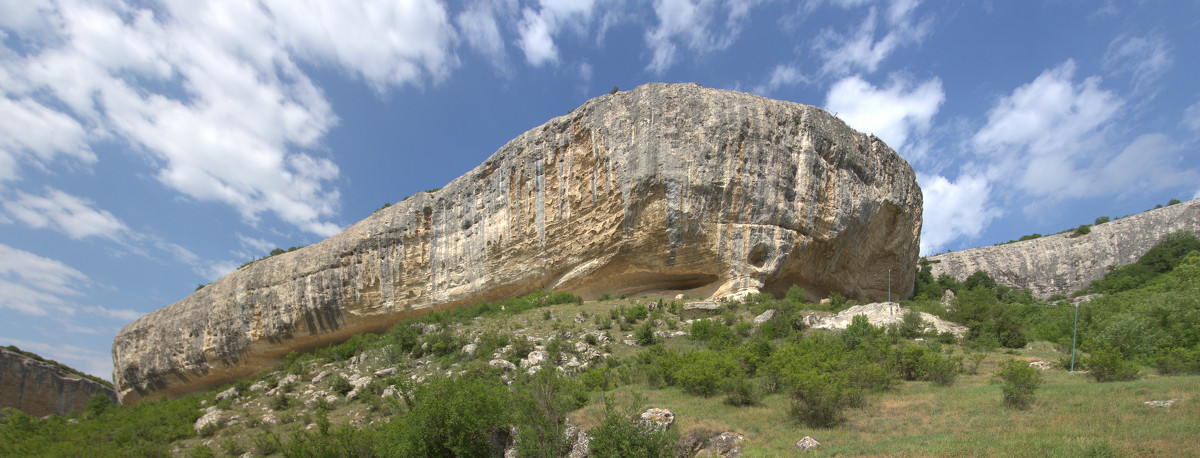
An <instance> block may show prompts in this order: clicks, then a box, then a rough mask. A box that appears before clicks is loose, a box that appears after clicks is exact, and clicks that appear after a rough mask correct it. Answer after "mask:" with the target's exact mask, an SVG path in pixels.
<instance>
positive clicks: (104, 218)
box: [4, 187, 129, 240]
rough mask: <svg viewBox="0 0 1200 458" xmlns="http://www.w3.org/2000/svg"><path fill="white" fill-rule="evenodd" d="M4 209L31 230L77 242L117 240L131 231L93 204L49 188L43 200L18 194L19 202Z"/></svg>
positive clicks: (8, 202)
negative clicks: (48, 231)
mask: <svg viewBox="0 0 1200 458" xmlns="http://www.w3.org/2000/svg"><path fill="white" fill-rule="evenodd" d="M4 209H5V210H7V211H8V212H9V214H11V215H12V216H13V217H14V218H16V219H17V220H19V221H21V222H23V223H25V224H26V225H29V226H30V227H33V228H38V229H43V228H48V229H53V230H56V231H58V232H62V233H63V234H66V235H67V236H68V237H70V238H72V239H75V240H79V239H82V238H86V237H92V236H98V237H104V238H108V239H112V240H118V239H119V238H120V237H121V235H122V234H124V233H125V232H127V231H128V230H129V228H128V227H126V226H125V223H123V222H121V220H120V219H118V218H117V217H115V216H113V214H112V213H109V212H108V211H106V210H101V209H98V208H95V207H94V204H93V203H92V202H91V201H89V200H87V199H83V198H80V197H76V196H73V195H70V194H67V193H65V192H62V191H60V190H57V189H53V188H49V187H47V188H46V189H45V193H44V195H42V196H34V195H30V194H26V193H24V192H19V191H18V192H17V197H16V199H14V200H10V201H7V202H4Z"/></svg>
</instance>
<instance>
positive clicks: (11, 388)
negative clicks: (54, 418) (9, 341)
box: [0, 348, 117, 417]
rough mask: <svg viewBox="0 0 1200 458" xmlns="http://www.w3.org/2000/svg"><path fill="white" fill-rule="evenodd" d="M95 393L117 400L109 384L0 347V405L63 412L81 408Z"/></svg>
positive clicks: (37, 411) (42, 412) (43, 412)
mask: <svg viewBox="0 0 1200 458" xmlns="http://www.w3.org/2000/svg"><path fill="white" fill-rule="evenodd" d="M97 394H103V395H105V396H107V397H108V398H109V399H111V400H112V402H117V393H116V392H114V391H113V389H112V388H109V387H107V386H104V385H102V384H100V383H97V382H95V381H92V380H88V379H86V378H83V377H80V376H78V375H73V374H64V373H62V371H60V370H59V369H58V368H56V367H54V365H52V364H50V363H47V362H43V361H38V360H35V359H33V358H30V357H28V356H25V355H22V354H20V353H15V352H12V351H9V350H6V349H3V348H0V407H13V408H16V409H18V410H21V411H23V412H25V413H27V414H30V415H33V416H35V417H42V416H46V415H50V414H58V415H66V414H68V413H71V412H82V411H83V409H84V407H85V406H87V402H88V400H89V399H91V398H92V397H93V396H95V395H97Z"/></svg>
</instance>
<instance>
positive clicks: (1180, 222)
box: [929, 199, 1200, 299]
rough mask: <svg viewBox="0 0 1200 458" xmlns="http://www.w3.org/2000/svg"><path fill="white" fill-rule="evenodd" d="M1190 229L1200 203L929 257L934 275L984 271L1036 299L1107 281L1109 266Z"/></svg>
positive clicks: (1199, 215) (1199, 218)
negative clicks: (1079, 231)
mask: <svg viewBox="0 0 1200 458" xmlns="http://www.w3.org/2000/svg"><path fill="white" fill-rule="evenodd" d="M1177 231H1189V232H1191V233H1193V234H1196V235H1197V236H1198V237H1200V199H1197V200H1192V201H1188V202H1184V203H1181V204H1176V205H1170V206H1167V207H1163V208H1159V209H1154V210H1149V211H1146V212H1144V213H1139V214H1137V215H1131V216H1127V217H1124V218H1121V219H1118V220H1115V221H1109V222H1107V223H1104V224H1100V225H1096V226H1092V228H1091V232H1090V233H1088V234H1085V235H1081V236H1078V237H1072V236H1071V232H1067V233H1062V234H1056V235H1051V236H1047V237H1041V238H1037V239H1033V240H1026V241H1023V242H1016V243H1009V244H1005V245H998V246H989V247H980V248H972V249H970V250H963V251H956V252H953V253H945V254H939V255H937V256H930V257H929V260H930V261H933V262H934V264H933V266H932V267H933V270H932V273H933V276H934V278H937V277H938V276H940V275H942V274H943V273H945V274H949V275H950V276H952V277H954V278H956V279H958V280H960V281H961V280H964V279H966V278H967V276H969V275H971V274H972V273H975V271H977V270H982V271H984V272H987V273H988V275H991V276H992V278H994V279H996V282H997V283H1000V284H1002V285H1006V286H1010V287H1013V288H1029V290H1030V291H1032V292H1033V295H1034V296H1037V297H1039V298H1043V299H1044V298H1047V297H1050V296H1052V295H1054V294H1057V293H1063V294H1069V293H1073V292H1075V291H1078V290H1080V289H1082V288H1084V287H1086V286H1088V285H1089V284H1091V282H1092V280H1096V279H1099V278H1102V277H1104V274H1105V273H1107V272H1108V266H1110V265H1114V264H1115V265H1118V266H1123V265H1126V264H1130V263H1133V262H1135V261H1137V260H1138V258H1140V257H1141V256H1142V254H1144V253H1146V251H1148V250H1149V249H1150V248H1151V247H1153V246H1154V244H1155V243H1158V240H1159V239H1160V238H1162V236H1164V235H1167V234H1170V233H1172V232H1177Z"/></svg>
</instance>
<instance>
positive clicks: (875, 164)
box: [113, 84, 921, 402]
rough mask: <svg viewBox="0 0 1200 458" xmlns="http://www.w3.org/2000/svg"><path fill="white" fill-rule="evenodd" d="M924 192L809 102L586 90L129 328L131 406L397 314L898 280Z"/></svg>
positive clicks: (119, 371)
mask: <svg viewBox="0 0 1200 458" xmlns="http://www.w3.org/2000/svg"><path fill="white" fill-rule="evenodd" d="M920 230H921V191H920V189H919V188H918V186H917V183H916V180H915V175H914V173H913V170H912V168H911V167H910V166H909V165H908V163H907V162H905V160H904V159H902V158H901V157H900V156H899V155H897V154H896V153H895V152H894V151H892V150H891V149H890V148H888V147H887V145H885V144H884V143H883V142H882V141H880V140H879V139H877V138H875V137H874V136H867V135H864V134H861V133H858V132H855V131H854V130H852V129H850V128H849V127H847V126H846V124H845V123H843V122H842V121H841V120H839V119H837V118H835V117H833V116H832V115H830V114H829V113H827V112H825V111H823V110H821V109H819V108H816V107H812V106H806V105H800V104H795V103H790V102H783V101H778V100H770V99H766V98H762V97H757V96H753V95H749V94H743V93H737V92H730V91H722V90H715V89H705V88H702V87H700V86H699V85H695V84H679V85H671V84H648V85H645V86H641V87H639V88H637V89H635V90H632V91H628V92H621V93H616V94H612V95H605V96H601V97H598V98H595V99H592V100H590V101H588V102H587V103H585V104H584V105H583V106H581V107H579V108H577V109H575V110H573V111H571V112H570V113H568V114H567V115H565V116H561V117H558V118H554V119H552V120H550V121H549V122H547V123H546V124H544V125H541V126H539V127H536V128H534V129H532V130H530V131H528V132H526V133H524V134H523V135H521V136H519V137H517V138H515V139H513V140H512V141H510V142H509V143H508V144H506V145H504V146H503V147H501V148H500V150H498V151H497V152H496V153H495V154H493V155H492V156H491V157H490V158H488V159H487V160H485V161H484V162H483V164H482V165H480V166H478V167H476V168H475V169H473V170H471V171H469V172H467V173H466V174H465V175H463V176H461V177H459V178H458V179H455V180H454V181H452V182H451V183H449V184H447V185H446V186H445V187H444V188H442V189H441V190H438V191H436V192H432V193H418V194H417V195H415V196H412V197H410V198H407V199H406V200H404V201H402V202H400V203H398V204H396V205H393V206H391V207H388V208H385V209H382V210H380V211H378V212H376V213H374V214H372V215H371V216H369V217H368V218H366V219H365V220H363V221H361V222H359V223H357V224H355V225H353V226H351V227H349V228H347V229H346V230H344V231H342V232H341V233H339V234H337V235H335V236H333V237H330V238H329V239H327V240H324V241H322V242H320V243H317V244H314V245H311V246H308V247H305V248H302V249H299V250H297V251H294V252H290V253H286V254H282V255H278V256H273V257H271V258H268V259H265V260H262V261H259V262H256V263H254V264H251V265H249V266H247V267H245V268H242V269H239V270H238V271H236V272H233V273H231V274H229V275H227V276H226V277H224V278H222V279H220V280H218V281H216V282H214V283H212V284H211V285H209V286H207V287H205V288H202V289H200V290H199V291H197V292H195V293H194V294H192V295H191V296H189V297H187V298H184V299H183V300H181V301H179V302H177V303H175V304H172V305H170V306H167V307H165V308H163V309H160V310H158V311H155V312H152V313H150V314H148V315H146V316H144V317H142V318H140V319H138V320H137V321H134V322H133V323H130V324H129V325H127V326H125V328H124V329H122V330H121V332H120V333H119V334H118V335H117V337H116V339H115V340H114V342H113V365H114V373H113V379H114V381H115V382H116V383H117V384H118V385H119V387H120V393H121V395H122V397H123V399H124V400H125V401H126V402H128V401H132V400H137V399H139V398H142V397H146V396H162V395H168V396H171V395H180V394H184V393H189V392H195V391H198V390H202V389H205V388H207V387H211V386H213V385H215V384H218V383H223V382H227V381H230V380H233V379H235V378H237V377H243V376H246V375H249V374H251V373H253V372H254V371H257V370H259V369H261V368H263V367H265V366H267V365H269V364H273V363H275V362H277V361H279V360H280V359H281V358H282V357H283V355H285V354H286V353H287V352H289V351H292V350H301V351H303V350H306V349H310V348H313V347H315V346H318V345H327V344H329V343H333V342H337V341H339V340H343V339H345V338H347V337H349V336H350V335H353V334H357V333H362V332H367V331H381V330H383V329H386V328H387V327H388V326H390V325H392V324H393V323H395V322H396V321H398V320H400V319H401V318H403V317H406V316H410V315H412V314H416V313H422V312H425V311H428V310H431V309H433V308H442V307H453V306H456V305H461V304H468V303H475V302H478V301H484V300H493V299H498V298H503V297H511V296H514V295H520V294H525V293H529V292H532V291H535V290H538V289H554V290H567V291H573V292H575V293H577V294H580V295H582V296H584V297H586V298H594V297H595V296H598V295H599V294H601V293H604V292H609V293H613V294H619V293H625V294H643V293H650V294H671V295H674V294H675V293H679V292H687V293H689V294H690V295H693V296H714V297H715V296H723V295H727V294H735V293H744V292H754V291H766V292H772V293H778V294H782V293H783V292H785V291H786V290H787V288H788V287H789V286H791V285H792V284H799V285H800V286H802V287H804V288H805V289H806V290H807V292H808V293H809V294H810V295H812V296H813V297H816V296H824V295H826V294H827V293H829V292H830V291H837V292H839V293H841V294H843V295H845V296H847V297H851V298H857V299H859V300H864V301H870V300H883V299H886V298H887V292H888V272H889V270H890V271H891V273H892V280H893V286H894V288H895V289H894V291H893V292H894V293H895V294H897V295H898V296H901V297H903V296H905V295H907V294H908V293H909V290H910V289H911V287H912V284H913V276H914V274H915V267H916V262H917V256H918V235H919V234H920Z"/></svg>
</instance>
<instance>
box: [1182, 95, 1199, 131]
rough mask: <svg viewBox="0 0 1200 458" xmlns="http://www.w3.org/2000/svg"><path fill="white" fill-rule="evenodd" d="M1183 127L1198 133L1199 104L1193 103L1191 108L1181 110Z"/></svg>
mask: <svg viewBox="0 0 1200 458" xmlns="http://www.w3.org/2000/svg"><path fill="white" fill-rule="evenodd" d="M1182 124H1183V126H1184V127H1187V128H1188V129H1191V130H1193V131H1196V132H1198V133H1200V102H1196V103H1193V104H1192V106H1190V107H1187V109H1186V110H1183V121H1182Z"/></svg>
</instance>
